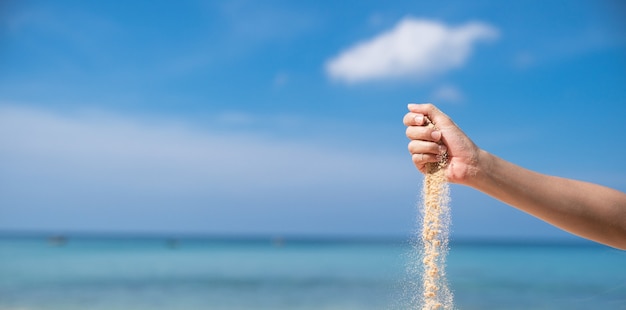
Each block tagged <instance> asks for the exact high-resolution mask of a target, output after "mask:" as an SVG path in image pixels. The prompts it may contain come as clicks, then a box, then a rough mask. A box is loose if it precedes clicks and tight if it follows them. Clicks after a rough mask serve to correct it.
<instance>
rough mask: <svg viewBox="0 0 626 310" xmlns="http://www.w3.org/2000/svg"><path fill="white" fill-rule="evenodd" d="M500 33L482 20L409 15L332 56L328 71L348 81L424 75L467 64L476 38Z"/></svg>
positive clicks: (338, 78) (328, 63)
mask: <svg viewBox="0 0 626 310" xmlns="http://www.w3.org/2000/svg"><path fill="white" fill-rule="evenodd" d="M497 36H498V30H497V29H496V28H494V27H492V26H489V25H487V24H484V23H480V22H471V23H468V24H465V25H462V26H458V27H451V26H448V25H445V24H443V23H440V22H436V21H430V20H424V19H415V18H405V19H403V20H402V21H400V22H399V23H398V24H397V25H396V26H395V27H394V28H393V29H391V30H390V31H388V32H385V33H382V34H380V35H379V36H377V37H374V38H372V39H370V40H367V41H365V42H361V43H358V44H356V45H354V46H352V47H350V48H348V49H346V50H344V51H343V52H341V53H340V54H339V55H338V56H336V57H334V58H333V59H331V60H329V61H328V62H327V63H326V72H327V73H328V75H329V76H330V77H331V78H333V79H336V80H340V81H344V82H348V83H358V82H364V81H368V80H377V79H385V78H398V77H416V78H421V79H423V78H426V77H428V76H430V75H433V74H440V73H444V72H446V71H448V70H451V69H454V68H459V67H461V66H463V64H465V62H466V61H467V59H468V57H469V56H470V54H471V52H472V49H473V47H474V44H475V43H476V42H478V41H481V40H488V39H494V38H496V37H497Z"/></svg>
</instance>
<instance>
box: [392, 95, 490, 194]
mask: <svg viewBox="0 0 626 310" xmlns="http://www.w3.org/2000/svg"><path fill="white" fill-rule="evenodd" d="M408 108H409V111H410V112H409V113H407V114H406V115H405V116H404V125H406V126H408V127H407V129H406V136H407V137H408V138H409V139H411V142H409V152H410V153H411V154H412V159H413V163H414V164H415V167H417V169H418V170H419V171H421V172H422V173H426V163H431V162H438V161H440V159H441V156H442V155H443V154H444V153H446V152H447V157H448V159H447V160H448V166H447V167H446V178H447V179H448V182H451V183H459V184H467V185H469V184H468V183H470V182H471V179H472V177H473V176H475V175H476V173H477V172H478V170H479V166H478V163H479V157H480V154H481V150H480V149H479V148H478V147H477V146H476V145H475V144H474V142H472V140H470V138H468V137H467V135H465V133H463V131H462V130H461V129H460V128H459V127H458V126H457V125H456V124H455V123H454V122H453V121H452V120H451V119H450V118H449V117H448V116H447V115H445V114H444V113H443V112H441V111H440V110H439V109H437V107H435V106H434V105H432V104H409V105H408ZM426 117H427V118H428V119H427V118H426ZM428 120H430V121H431V122H432V123H433V124H434V126H428V125H429V121H428Z"/></svg>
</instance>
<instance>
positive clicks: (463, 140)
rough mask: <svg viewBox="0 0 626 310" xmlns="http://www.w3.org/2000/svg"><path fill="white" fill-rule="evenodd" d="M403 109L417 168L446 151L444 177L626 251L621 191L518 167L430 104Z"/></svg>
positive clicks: (625, 211) (624, 199) (624, 197)
mask: <svg viewBox="0 0 626 310" xmlns="http://www.w3.org/2000/svg"><path fill="white" fill-rule="evenodd" d="M408 108H409V113H407V114H406V115H405V116H404V125H406V126H407V129H406V135H407V137H408V138H409V139H410V140H411V141H410V142H409V146H408V147H409V152H410V153H411V154H412V159H413V163H414V164H415V167H416V168H417V169H418V170H419V171H421V172H422V173H425V171H426V170H425V165H426V163H429V162H437V161H439V160H440V158H441V157H440V156H441V155H442V154H444V153H445V152H447V153H448V166H447V167H446V178H447V180H448V182H451V183H457V184H462V185H466V186H469V187H472V188H474V189H477V190H479V191H481V192H483V193H485V194H487V195H490V196H492V197H494V198H496V199H498V200H500V201H502V202H504V203H506V204H508V205H510V206H513V207H515V208H517V209H519V210H522V211H524V212H526V213H529V214H531V215H533V216H535V217H537V218H539V219H541V220H543V221H546V222H548V223H550V224H552V225H554V226H556V227H559V228H561V229H563V230H565V231H568V232H570V233H572V234H575V235H578V236H580V237H583V238H587V239H590V240H593V241H596V242H599V243H602V244H605V245H608V246H611V247H614V248H618V249H622V250H626V194H624V193H622V192H620V191H617V190H614V189H611V188H608V187H604V186H600V185H597V184H593V183H588V182H582V181H577V180H571V179H566V178H560V177H556V176H549V175H545V174H540V173H537V172H534V171H531V170H528V169H525V168H522V167H520V166H517V165H515V164H513V163H510V162H508V161H505V160H503V159H501V158H498V157H497V156H494V155H493V154H490V153H488V152H486V151H484V150H482V149H480V148H479V147H478V146H476V144H474V142H473V141H472V140H471V139H470V138H469V137H468V136H467V135H466V134H465V133H463V131H462V130H461V129H460V128H459V126H457V125H456V124H455V123H454V122H453V121H452V119H450V117H448V116H447V115H446V114H444V113H443V112H441V111H440V110H439V109H438V108H437V107H435V106H434V105H432V104H409V106H408ZM430 123H432V124H434V125H435V126H431V125H429V124H430ZM435 127H436V128H435Z"/></svg>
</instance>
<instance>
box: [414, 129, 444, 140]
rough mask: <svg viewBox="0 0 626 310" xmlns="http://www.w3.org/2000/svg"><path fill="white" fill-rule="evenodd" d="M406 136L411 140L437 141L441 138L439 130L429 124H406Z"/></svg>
mask: <svg viewBox="0 0 626 310" xmlns="http://www.w3.org/2000/svg"><path fill="white" fill-rule="evenodd" d="M406 136H407V138H409V139H411V140H425V141H434V142H437V141H439V140H440V139H441V131H439V130H437V129H435V128H434V127H431V126H428V127H427V126H408V127H407V128H406Z"/></svg>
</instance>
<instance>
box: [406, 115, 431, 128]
mask: <svg viewBox="0 0 626 310" xmlns="http://www.w3.org/2000/svg"><path fill="white" fill-rule="evenodd" d="M403 122H404V125H405V126H424V125H428V121H427V120H426V118H425V117H424V114H421V113H413V112H409V113H407V114H406V115H404V119H403Z"/></svg>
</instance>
